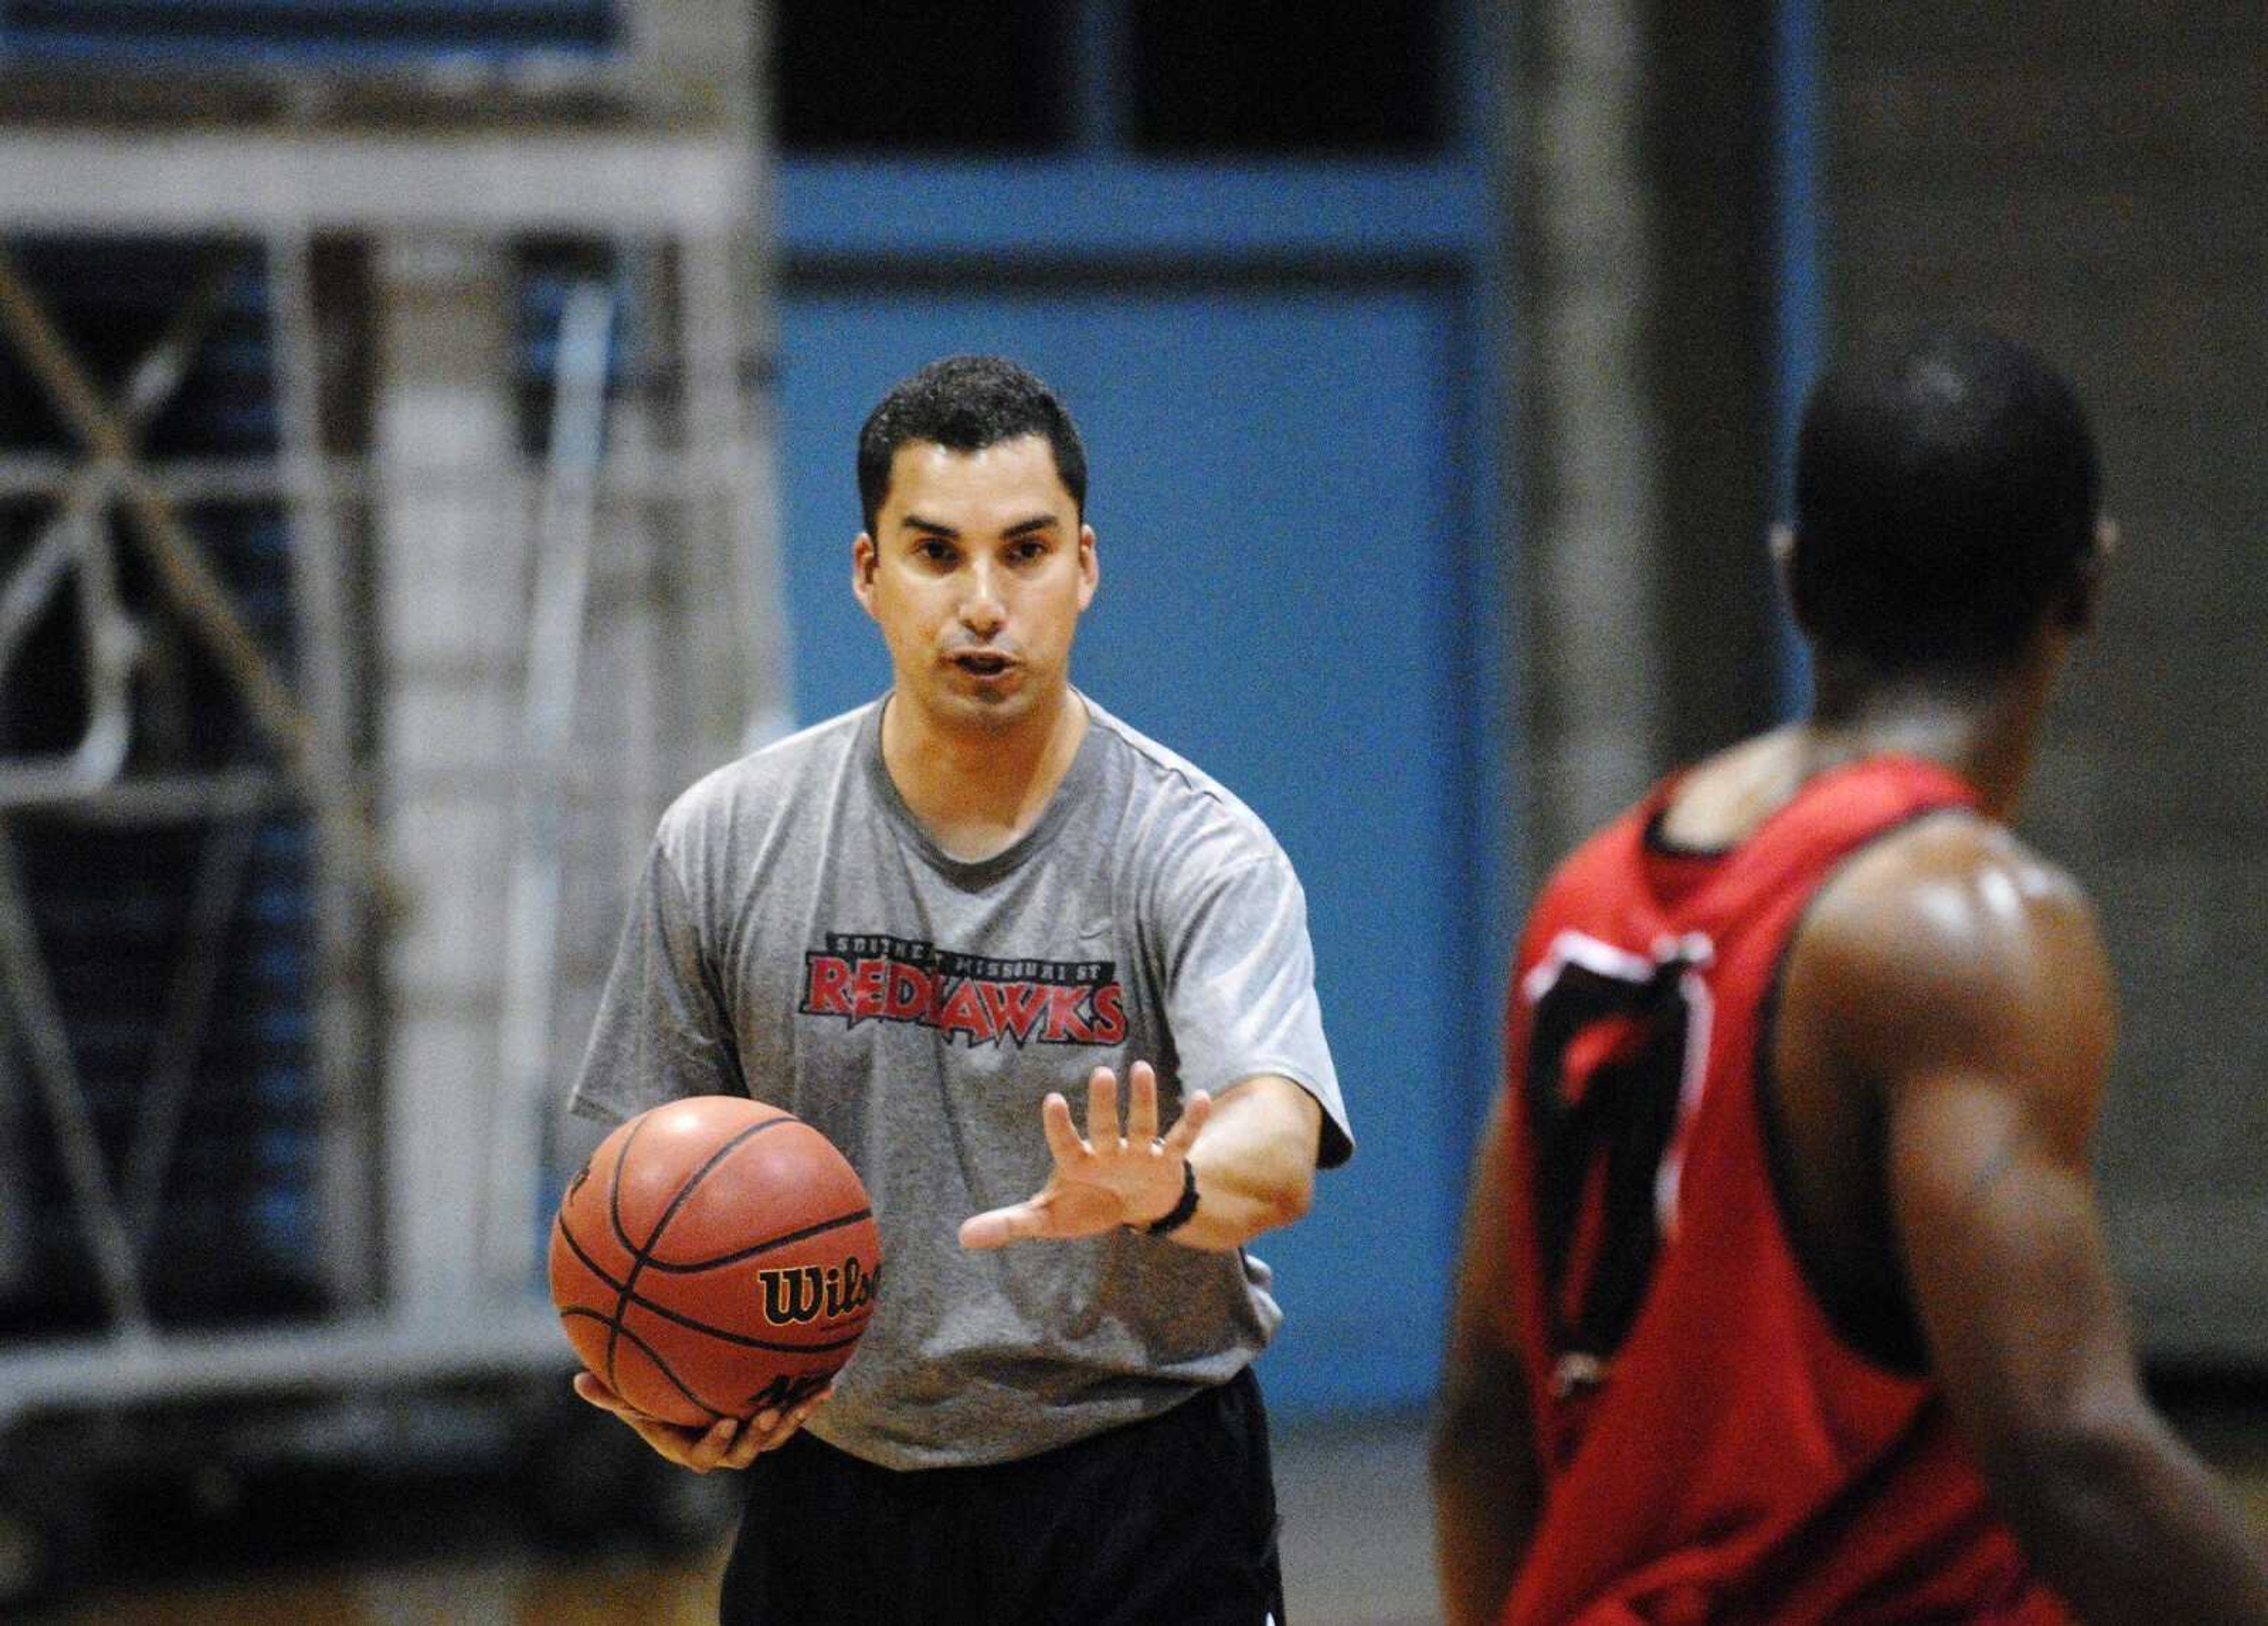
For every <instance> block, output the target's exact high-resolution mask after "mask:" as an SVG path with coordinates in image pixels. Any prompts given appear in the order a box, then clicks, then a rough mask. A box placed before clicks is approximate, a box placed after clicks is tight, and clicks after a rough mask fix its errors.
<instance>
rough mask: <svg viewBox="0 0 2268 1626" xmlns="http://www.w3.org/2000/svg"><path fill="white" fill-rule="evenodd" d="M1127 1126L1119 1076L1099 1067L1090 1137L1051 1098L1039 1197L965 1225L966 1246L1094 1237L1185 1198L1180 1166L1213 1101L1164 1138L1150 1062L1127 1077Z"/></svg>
mask: <svg viewBox="0 0 2268 1626" xmlns="http://www.w3.org/2000/svg"><path fill="white" fill-rule="evenodd" d="M1126 1083H1127V1089H1126V1126H1125V1131H1124V1133H1123V1134H1122V1133H1120V1130H1119V1124H1118V1078H1117V1075H1116V1074H1115V1073H1113V1072H1112V1071H1110V1069H1108V1067H1098V1068H1096V1069H1095V1070H1094V1073H1093V1074H1092V1075H1091V1076H1090V1077H1089V1078H1088V1079H1087V1081H1086V1138H1085V1139H1084V1140H1082V1139H1081V1138H1079V1131H1078V1130H1076V1129H1073V1128H1072V1127H1071V1103H1070V1102H1069V1101H1067V1100H1064V1098H1063V1097H1062V1096H1061V1095H1057V1094H1050V1095H1049V1097H1048V1098H1047V1100H1045V1101H1044V1102H1042V1104H1041V1107H1040V1128H1041V1129H1042V1130H1044V1131H1045V1132H1046V1135H1047V1137H1048V1150H1049V1151H1050V1152H1052V1153H1054V1154H1055V1160H1056V1166H1055V1171H1054V1173H1052V1174H1049V1176H1048V1183H1047V1184H1046V1185H1045V1186H1043V1187H1042V1188H1040V1190H1039V1192H1038V1194H1037V1195H1035V1196H1032V1197H1030V1198H1028V1199H1027V1200H1026V1201H1024V1202H1021V1203H1012V1204H1010V1205H1009V1206H1008V1207H1006V1208H996V1209H990V1210H987V1211H986V1212H984V1213H982V1214H976V1215H973V1216H971V1217H970V1218H968V1219H965V1220H963V1221H962V1222H961V1247H1004V1246H1005V1245H1006V1244H1008V1243H1010V1242H1026V1241H1030V1240H1035V1239H1039V1238H1045V1239H1049V1240H1058V1241H1060V1240H1064V1239H1067V1238H1071V1237H1083V1236H1094V1235H1097V1234H1098V1233H1100V1232H1105V1231H1108V1230H1110V1229H1111V1228H1112V1227H1113V1226H1116V1225H1148V1224H1149V1223H1150V1222H1151V1221H1152V1220H1153V1219H1159V1218H1163V1217H1164V1216H1165V1215H1167V1214H1168V1213H1170V1212H1171V1211H1172V1210H1173V1208H1174V1205H1175V1203H1178V1202H1180V1201H1181V1197H1182V1166H1183V1165H1184V1164H1185V1163H1187V1162H1188V1161H1189V1145H1190V1143H1191V1142H1193V1141H1195V1140H1196V1139H1197V1131H1198V1130H1199V1129H1203V1128H1204V1122H1205V1117H1206V1115H1207V1114H1209V1113H1210V1112H1211V1110H1212V1098H1211V1096H1209V1095H1207V1094H1206V1093H1204V1091H1202V1090H1199V1091H1197V1092H1196V1093H1193V1094H1191V1095H1190V1096H1189V1099H1188V1100H1187V1101H1185V1102H1184V1103H1183V1104H1182V1115H1181V1118H1180V1120H1179V1121H1178V1122H1175V1125H1174V1127H1173V1128H1172V1129H1168V1130H1167V1132H1166V1133H1165V1134H1163V1135H1160V1134H1159V1133H1158V1074H1157V1070H1156V1069H1154V1068H1152V1066H1151V1065H1150V1063H1147V1062H1137V1063H1134V1065H1133V1066H1132V1068H1130V1070H1129V1071H1128V1072H1127V1078H1126Z"/></svg>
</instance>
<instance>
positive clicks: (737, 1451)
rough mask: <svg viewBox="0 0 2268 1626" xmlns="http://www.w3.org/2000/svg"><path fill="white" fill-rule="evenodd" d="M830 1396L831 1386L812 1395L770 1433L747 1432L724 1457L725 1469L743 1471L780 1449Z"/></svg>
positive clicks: (832, 1389) (769, 1431)
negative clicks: (749, 1465)
mask: <svg viewBox="0 0 2268 1626" xmlns="http://www.w3.org/2000/svg"><path fill="white" fill-rule="evenodd" d="M834 1393H835V1386H834V1385H832V1384H829V1385H828V1387H826V1388H824V1389H822V1390H821V1391H820V1392H819V1393H818V1394H814V1395H813V1396H812V1397H811V1398H810V1399H809V1400H807V1401H805V1402H802V1403H801V1404H800V1405H799V1406H797V1407H796V1408H795V1409H793V1410H792V1411H790V1412H789V1413H788V1414H787V1415H786V1416H784V1417H781V1418H780V1419H779V1421H778V1422H777V1424H775V1425H774V1426H773V1427H771V1428H770V1429H769V1430H765V1431H754V1430H752V1431H750V1432H749V1433H748V1434H747V1435H745V1436H743V1437H742V1438H741V1439H740V1442H739V1443H738V1444H736V1445H735V1446H733V1449H732V1451H731V1452H730V1453H728V1454H727V1455H726V1457H725V1467H727V1468H746V1467H747V1466H748V1464H749V1463H751V1462H753V1461H755V1460H756V1458H757V1457H758V1456H759V1455H760V1454H761V1453H764V1452H767V1451H777V1450H778V1449H779V1448H780V1447H781V1446H784V1445H786V1444H787V1442H788V1441H789V1440H790V1439H792V1438H794V1436H795V1434H796V1432H797V1431H798V1430H799V1429H801V1428H802V1427H803V1425H804V1424H805V1423H806V1421H808V1420H809V1419H810V1416H811V1414H812V1413H813V1412H814V1411H817V1410H818V1409H820V1407H821V1406H822V1405H823V1404H825V1403H826V1402H827V1399H828V1396H829V1395H831V1394H834ZM765 1415H766V1416H770V1415H772V1414H770V1413H769V1412H768V1413H766V1414H765Z"/></svg>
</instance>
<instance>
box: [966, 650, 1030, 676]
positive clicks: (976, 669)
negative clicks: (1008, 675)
mask: <svg viewBox="0 0 2268 1626" xmlns="http://www.w3.org/2000/svg"><path fill="white" fill-rule="evenodd" d="M951 659H952V661H953V664H954V666H958V667H960V668H961V670H962V671H963V672H966V673H968V675H969V676H971V677H976V678H997V677H998V676H999V675H1000V674H1001V673H1004V672H1005V671H1007V670H1008V668H1009V667H1011V666H1014V665H1015V664H1016V663H1015V660H1014V658H1013V657H1011V656H1008V655H1004V654H1002V653H1001V652H1000V651H998V650H961V651H957V652H955V653H954V655H953V656H952V657H951Z"/></svg>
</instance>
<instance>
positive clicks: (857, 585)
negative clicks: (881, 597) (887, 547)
mask: <svg viewBox="0 0 2268 1626" xmlns="http://www.w3.org/2000/svg"><path fill="white" fill-rule="evenodd" d="M881 556H882V555H881V551H880V549H879V548H876V547H875V546H874V539H873V537H871V536H869V535H867V534H866V533H865V532H864V531H861V532H859V533H858V536H857V538H856V539H855V540H854V541H852V542H851V597H852V598H854V599H856V600H858V607H859V608H860V609H862V610H864V611H865V612H866V614H869V615H872V614H873V613H874V567H875V566H876V564H878V563H880V560H881Z"/></svg>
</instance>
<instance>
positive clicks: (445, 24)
mask: <svg viewBox="0 0 2268 1626" xmlns="http://www.w3.org/2000/svg"><path fill="white" fill-rule="evenodd" d="M405 9H406V8H405V7H404V6H403V4H401V0H162V3H159V0H82V3H81V4H77V5H76V6H74V7H72V8H71V17H70V21H68V22H65V21H62V20H54V21H49V20H46V19H40V20H37V21H34V22H31V23H26V22H25V21H24V20H23V11H24V7H23V5H22V4H21V0H0V62H5V61H7V60H9V59H11V58H12V59H15V60H18V61H28V62H38V63H52V64H55V65H60V66H65V67H77V68H82V69H85V70H89V71H99V70H103V69H107V68H118V67H128V68H136V69H146V70H165V69H170V68H180V67H185V66H195V67H197V68H200V69H207V70H210V69H222V70H226V69H232V68H233V69H246V70H254V71H257V70H261V69H262V68H294V67H309V66H322V67H346V68H352V67H357V66H360V67H373V68H383V67H387V66H394V65H399V64H401V63H415V62H420V61H446V60H450V59H453V58H463V57H468V56H469V57H475V58H480V59H482V60H499V59H504V58H509V57H512V56H524V55H552V56H560V55H564V56H571V57H575V58H578V59H584V60H592V59H597V58H602V57H605V56H608V55H613V54H614V53H615V52H617V51H619V50H621V49H622V48H623V46H624V44H625V36H624V33H623V30H622V18H621V7H620V5H619V4H616V0H445V3H441V4H434V3H429V4H424V5H423V6H421V7H419V8H418V10H419V11H420V12H421V13H422V15H421V16H418V17H416V18H404V16H403V15H402V13H403V12H404V11H405ZM327 30H328V31H330V32H326V31H327Z"/></svg>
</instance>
